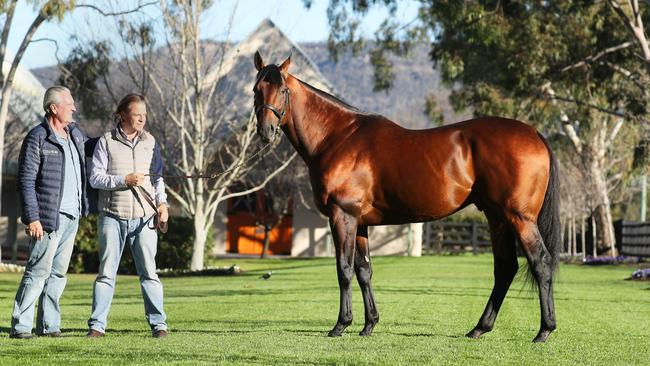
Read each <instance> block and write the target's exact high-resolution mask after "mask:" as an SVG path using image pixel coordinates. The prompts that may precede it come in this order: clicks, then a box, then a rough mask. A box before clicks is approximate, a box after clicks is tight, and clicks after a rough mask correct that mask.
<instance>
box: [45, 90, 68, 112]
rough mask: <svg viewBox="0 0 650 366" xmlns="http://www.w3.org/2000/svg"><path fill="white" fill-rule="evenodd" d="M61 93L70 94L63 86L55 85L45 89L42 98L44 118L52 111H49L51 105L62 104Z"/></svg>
mask: <svg viewBox="0 0 650 366" xmlns="http://www.w3.org/2000/svg"><path fill="white" fill-rule="evenodd" d="M62 92H67V93H70V89H68V88H66V87H65V86H63V85H55V86H51V87H49V88H47V90H46V91H45V96H44V97H43V110H44V111H45V115H46V116H49V115H51V114H52V110H51V109H50V106H51V105H52V104H60V103H61V102H62V99H61V93H62Z"/></svg>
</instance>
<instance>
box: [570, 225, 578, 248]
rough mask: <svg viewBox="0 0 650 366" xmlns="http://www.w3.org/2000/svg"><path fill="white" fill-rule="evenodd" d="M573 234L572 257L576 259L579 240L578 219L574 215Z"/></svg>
mask: <svg viewBox="0 0 650 366" xmlns="http://www.w3.org/2000/svg"><path fill="white" fill-rule="evenodd" d="M571 233H572V235H571V256H572V257H575V256H576V255H577V248H578V242H577V241H578V239H577V238H576V236H577V233H576V217H575V216H574V215H571Z"/></svg>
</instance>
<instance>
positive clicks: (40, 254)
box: [9, 86, 88, 338]
mask: <svg viewBox="0 0 650 366" xmlns="http://www.w3.org/2000/svg"><path fill="white" fill-rule="evenodd" d="M43 109H44V110H45V117H43V121H42V123H40V124H39V125H37V126H36V127H34V128H32V129H31V130H30V131H29V132H28V133H27V136H26V137H25V140H24V141H23V144H22V147H21V149H20V157H19V160H18V165H19V168H18V192H19V194H20V203H21V206H22V221H23V223H24V224H25V232H26V233H27V235H29V237H30V245H29V246H30V254H29V260H28V261H27V265H26V267H25V274H24V275H23V278H22V281H21V282H20V287H18V292H17V293H16V300H15V302H14V308H13V313H12V318H11V332H10V334H9V336H10V337H11V338H31V337H32V322H33V321H34V307H35V304H36V299H37V298H40V299H39V305H38V314H37V319H36V333H37V334H38V335H41V336H50V337H60V336H61V327H60V326H61V309H60V307H59V299H60V298H61V294H62V293H63V289H64V288H65V285H66V282H67V280H66V276H65V274H66V272H67V271H68V265H69V263H70V256H71V255H72V248H73V246H74V239H75V236H76V235H77V228H78V227H79V217H81V216H82V215H86V214H87V209H88V202H87V200H86V189H85V188H86V169H85V154H84V141H85V139H86V135H85V134H84V133H83V132H82V131H81V130H80V129H79V128H78V127H77V125H76V124H75V123H74V122H73V120H72V114H73V113H74V112H75V111H76V108H75V105H74V99H73V98H72V95H70V90H68V89H67V88H66V87H63V86H53V87H51V88H48V89H47V90H46V91H45V96H44V98H43Z"/></svg>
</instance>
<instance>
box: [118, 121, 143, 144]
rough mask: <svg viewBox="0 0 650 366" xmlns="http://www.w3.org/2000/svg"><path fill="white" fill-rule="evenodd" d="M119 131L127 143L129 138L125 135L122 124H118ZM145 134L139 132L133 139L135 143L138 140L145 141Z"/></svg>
mask: <svg viewBox="0 0 650 366" xmlns="http://www.w3.org/2000/svg"><path fill="white" fill-rule="evenodd" d="M117 131H118V132H119V133H120V135H121V136H122V137H123V138H124V139H125V140H126V141H129V138H128V137H127V136H126V133H124V130H123V129H122V123H118V124H117ZM143 132H144V131H139V132H138V133H137V134H136V135H135V137H134V138H133V142H135V141H136V140H137V139H143V138H144V135H143Z"/></svg>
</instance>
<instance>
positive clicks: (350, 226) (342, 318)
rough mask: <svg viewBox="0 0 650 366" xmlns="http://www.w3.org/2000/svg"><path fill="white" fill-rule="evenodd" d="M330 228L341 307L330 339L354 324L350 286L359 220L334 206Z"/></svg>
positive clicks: (329, 334)
mask: <svg viewBox="0 0 650 366" xmlns="http://www.w3.org/2000/svg"><path fill="white" fill-rule="evenodd" d="M330 226H331V228H332V236H333V237H334V247H335V250H336V253H335V254H334V255H335V256H336V274H337V277H338V280H339V291H340V307H339V318H338V320H337V322H336V325H335V326H334V328H332V330H331V331H330V332H329V333H328V336H330V337H338V336H340V335H341V334H342V333H343V331H344V330H345V328H347V327H348V325H350V323H352V293H351V292H350V284H351V282H352V276H354V254H355V253H354V252H355V250H354V247H355V240H356V236H357V219H356V218H355V217H354V216H352V215H350V214H348V213H347V212H345V211H344V210H343V209H342V208H341V207H339V206H338V205H332V208H331V213H330Z"/></svg>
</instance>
